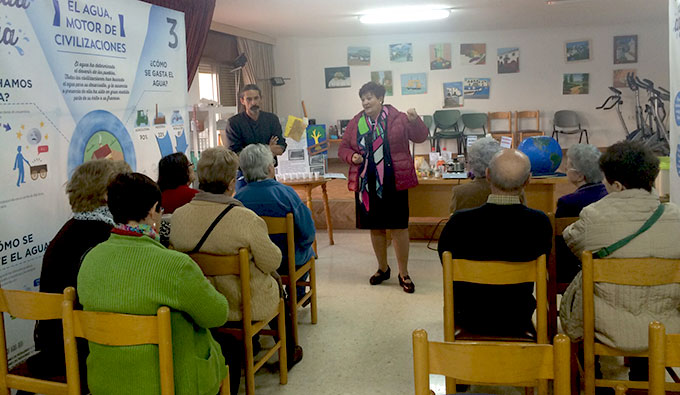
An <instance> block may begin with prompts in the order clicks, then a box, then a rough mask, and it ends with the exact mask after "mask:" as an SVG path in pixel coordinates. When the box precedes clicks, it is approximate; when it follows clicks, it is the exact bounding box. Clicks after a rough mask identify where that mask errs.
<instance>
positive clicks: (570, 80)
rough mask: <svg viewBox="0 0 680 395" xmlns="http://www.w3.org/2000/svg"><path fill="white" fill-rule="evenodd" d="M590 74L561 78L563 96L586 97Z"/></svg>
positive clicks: (575, 74)
mask: <svg viewBox="0 0 680 395" xmlns="http://www.w3.org/2000/svg"><path fill="white" fill-rule="evenodd" d="M589 79H590V74H588V73H572V74H565V75H564V76H563V77H562V94H563V95H587V94H588V91H589V89H590V86H589V85H590V84H589Z"/></svg>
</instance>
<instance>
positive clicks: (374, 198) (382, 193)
mask: <svg viewBox="0 0 680 395" xmlns="http://www.w3.org/2000/svg"><path fill="white" fill-rule="evenodd" d="M359 97H360V98H361V105H362V106H363V108H364V110H363V111H361V112H360V113H358V114H357V115H355V116H354V118H353V119H352V120H351V121H350V123H349V124H348V125H347V130H346V132H345V134H344V135H343V136H342V143H341V144H340V148H339V149H338V156H339V157H340V159H342V160H343V161H345V162H347V163H349V177H348V185H347V187H348V189H349V190H350V191H354V192H355V200H356V218H357V228H359V229H370V230H371V243H372V244H373V251H374V252H375V256H376V258H377V259H378V271H377V272H376V273H375V274H374V275H373V276H371V278H370V280H369V281H370V283H371V285H377V284H380V283H382V282H383V281H385V280H387V279H389V278H390V267H389V266H388V265H387V238H386V230H387V229H389V230H390V232H391V234H392V240H393V242H394V251H395V253H396V256H397V263H398V264H399V276H398V277H399V285H401V287H402V288H403V289H404V292H407V293H413V292H414V291H415V285H414V284H413V281H412V280H411V278H410V277H409V274H408V250H409V236H408V218H409V213H408V189H409V188H412V187H414V186H416V185H418V177H417V176H416V171H415V168H414V165H413V157H411V152H410V151H409V140H410V141H414V142H416V143H421V142H423V141H425V140H426V139H427V135H428V130H427V127H426V126H425V123H423V121H422V120H421V119H420V117H419V116H418V114H417V113H416V110H415V109H413V108H410V109H408V111H406V114H404V113H403V112H400V111H399V110H397V109H396V108H394V107H392V106H391V105H389V104H386V105H383V101H384V99H385V88H384V87H383V86H382V85H379V84H376V83H375V82H368V83H366V84H364V86H362V87H361V89H360V90H359Z"/></svg>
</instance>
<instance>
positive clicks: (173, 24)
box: [165, 18, 179, 48]
mask: <svg viewBox="0 0 680 395" xmlns="http://www.w3.org/2000/svg"><path fill="white" fill-rule="evenodd" d="M165 20H166V21H168V23H169V24H170V35H171V36H172V37H173V38H174V39H175V41H174V42H172V41H171V42H169V43H168V47H170V48H177V44H178V43H179V39H178V38H177V33H175V28H176V27H177V20H176V19H173V18H165Z"/></svg>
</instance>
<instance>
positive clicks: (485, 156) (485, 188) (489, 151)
mask: <svg viewBox="0 0 680 395" xmlns="http://www.w3.org/2000/svg"><path fill="white" fill-rule="evenodd" d="M500 150H501V146H500V144H498V141H496V140H495V139H494V138H492V137H484V138H481V139H479V140H477V141H476V142H475V143H474V144H472V146H470V149H469V150H468V162H469V164H470V170H471V171H472V174H473V175H474V177H475V178H474V180H472V182H468V183H466V184H461V185H456V186H454V187H453V196H452V197H451V213H452V214H453V213H454V212H456V211H458V210H462V209H467V208H475V207H479V206H481V205H483V204H484V203H486V199H487V198H488V197H489V194H490V193H491V187H490V186H489V181H487V179H486V168H487V167H489V163H490V162H491V158H493V156H494V155H496V153H497V152H498V151H500Z"/></svg>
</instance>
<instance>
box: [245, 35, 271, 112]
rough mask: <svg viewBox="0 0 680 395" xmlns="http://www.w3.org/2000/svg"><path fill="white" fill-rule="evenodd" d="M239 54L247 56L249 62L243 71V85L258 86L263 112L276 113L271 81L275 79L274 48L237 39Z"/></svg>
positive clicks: (257, 42) (252, 41) (256, 42)
mask: <svg viewBox="0 0 680 395" xmlns="http://www.w3.org/2000/svg"><path fill="white" fill-rule="evenodd" d="M236 43H237V46H238V52H239V53H244V54H246V58H247V59H248V62H247V63H246V65H245V66H243V69H241V73H242V74H241V75H242V79H241V84H240V86H239V87H238V89H241V87H243V86H245V85H246V84H256V85H257V86H259V87H260V90H261V91H262V110H264V111H269V112H273V113H276V108H275V107H274V92H273V91H272V84H271V83H270V82H269V79H270V78H272V77H274V47H273V46H272V45H270V44H265V43H261V42H259V41H254V40H248V39H246V38H241V37H237V41H236Z"/></svg>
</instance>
